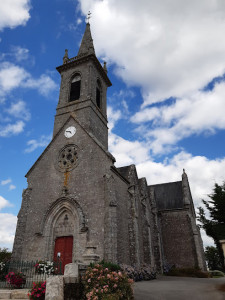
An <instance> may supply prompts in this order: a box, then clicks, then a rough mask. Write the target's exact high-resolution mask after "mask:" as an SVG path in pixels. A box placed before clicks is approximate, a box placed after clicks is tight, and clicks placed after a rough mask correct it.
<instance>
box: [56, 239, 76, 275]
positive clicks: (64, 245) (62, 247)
mask: <svg viewBox="0 0 225 300" xmlns="http://www.w3.org/2000/svg"><path fill="white" fill-rule="evenodd" d="M72 258H73V237H72V236H62V237H58V238H56V240H55V250H54V261H57V260H58V259H59V260H60V261H61V263H62V272H63V273H64V268H65V265H66V264H69V263H71V262H72Z"/></svg>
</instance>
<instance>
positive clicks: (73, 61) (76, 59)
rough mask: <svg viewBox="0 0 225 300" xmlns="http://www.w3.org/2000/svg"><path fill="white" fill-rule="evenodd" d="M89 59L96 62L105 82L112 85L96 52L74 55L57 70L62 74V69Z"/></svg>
mask: <svg viewBox="0 0 225 300" xmlns="http://www.w3.org/2000/svg"><path fill="white" fill-rule="evenodd" d="M89 60H92V61H93V62H94V64H95V66H96V68H97V69H98V70H99V72H100V74H101V75H102V77H103V78H104V79H105V82H106V83H107V85H108V86H111V85H112V83H111V81H110V80H109V77H108V76H107V74H106V72H105V70H104V69H103V67H102V65H101V64H100V62H99V60H98V59H97V57H96V56H95V55H94V54H89V55H85V56H75V57H72V58H70V59H68V61H67V62H66V63H64V64H63V65H61V66H59V67H57V68H56V70H57V71H58V72H59V73H60V74H61V72H62V71H65V70H68V69H70V68H72V67H74V66H76V65H79V64H82V63H84V62H87V61H89Z"/></svg>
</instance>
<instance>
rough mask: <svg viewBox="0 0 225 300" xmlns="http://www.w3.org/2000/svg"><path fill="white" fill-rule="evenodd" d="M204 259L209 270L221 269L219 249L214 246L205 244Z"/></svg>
mask: <svg viewBox="0 0 225 300" xmlns="http://www.w3.org/2000/svg"><path fill="white" fill-rule="evenodd" d="M205 259H206V261H207V265H208V268H209V269H210V270H222V269H223V266H222V265H221V260H220V255H219V251H218V249H217V248H216V247H213V246H207V247H206V248H205Z"/></svg>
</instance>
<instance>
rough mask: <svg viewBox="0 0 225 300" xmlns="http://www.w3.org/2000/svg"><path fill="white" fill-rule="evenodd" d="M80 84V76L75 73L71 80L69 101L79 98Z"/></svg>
mask: <svg viewBox="0 0 225 300" xmlns="http://www.w3.org/2000/svg"><path fill="white" fill-rule="evenodd" d="M80 84H81V76H80V74H75V75H74V77H73V78H72V81H71V87H70V99H69V102H70V101H74V100H78V99H79V98H80Z"/></svg>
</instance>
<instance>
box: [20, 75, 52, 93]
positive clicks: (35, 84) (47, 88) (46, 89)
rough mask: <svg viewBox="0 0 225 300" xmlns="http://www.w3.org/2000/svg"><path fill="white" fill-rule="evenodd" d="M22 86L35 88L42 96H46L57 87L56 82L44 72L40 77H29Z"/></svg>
mask: <svg viewBox="0 0 225 300" xmlns="http://www.w3.org/2000/svg"><path fill="white" fill-rule="evenodd" d="M23 86H24V87H26V88H35V89H37V90H38V91H39V93H40V94H41V95H43V96H48V95H49V93H51V92H52V91H53V90H55V89H56V88H57V85H56V83H55V82H54V81H53V80H52V79H51V78H50V77H49V76H48V75H45V74H42V75H41V76H40V78H38V79H35V78H29V79H28V80H27V81H25V82H24V83H23Z"/></svg>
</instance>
